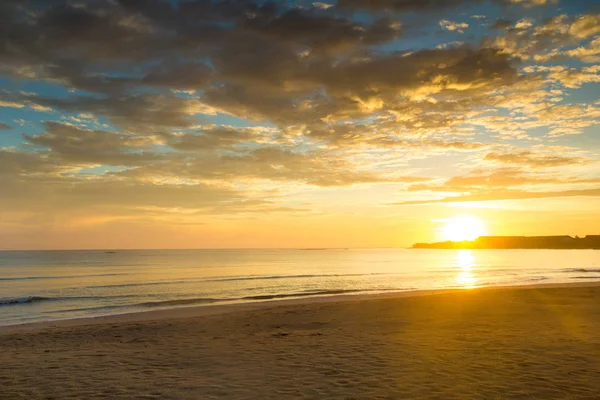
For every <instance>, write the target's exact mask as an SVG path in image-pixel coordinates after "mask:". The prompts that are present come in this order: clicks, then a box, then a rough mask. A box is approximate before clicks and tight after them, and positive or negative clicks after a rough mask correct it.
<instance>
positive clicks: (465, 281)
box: [455, 250, 477, 289]
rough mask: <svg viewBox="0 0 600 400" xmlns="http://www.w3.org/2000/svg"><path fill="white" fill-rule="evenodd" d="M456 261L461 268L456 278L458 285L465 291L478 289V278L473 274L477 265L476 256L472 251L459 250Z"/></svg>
mask: <svg viewBox="0 0 600 400" xmlns="http://www.w3.org/2000/svg"><path fill="white" fill-rule="evenodd" d="M456 261H457V264H458V266H459V267H460V272H459V273H458V275H457V276H456V278H455V280H456V283H457V284H459V285H460V286H461V287H463V288H465V289H472V288H475V287H477V285H476V283H477V278H476V277H475V274H474V273H473V267H474V266H475V265H476V264H475V261H476V260H475V256H474V255H473V252H472V251H471V250H459V252H458V254H457V257H456Z"/></svg>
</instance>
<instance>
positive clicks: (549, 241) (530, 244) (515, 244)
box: [412, 235, 600, 250]
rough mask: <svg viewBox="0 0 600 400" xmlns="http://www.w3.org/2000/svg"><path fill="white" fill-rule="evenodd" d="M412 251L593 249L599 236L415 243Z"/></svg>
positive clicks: (500, 237) (483, 238)
mask: <svg viewBox="0 0 600 400" xmlns="http://www.w3.org/2000/svg"><path fill="white" fill-rule="evenodd" d="M412 248H413V249H472V250H474V249H594V250H600V235H588V236H586V237H582V238H580V237H572V236H480V237H478V238H477V239H475V240H465V241H462V242H452V241H447V242H437V243H416V244H414V245H413V247H412Z"/></svg>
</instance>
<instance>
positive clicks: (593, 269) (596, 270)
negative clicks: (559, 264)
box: [561, 268, 600, 274]
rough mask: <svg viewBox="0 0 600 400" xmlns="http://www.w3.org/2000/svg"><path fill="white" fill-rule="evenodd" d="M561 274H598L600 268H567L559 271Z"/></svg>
mask: <svg viewBox="0 0 600 400" xmlns="http://www.w3.org/2000/svg"><path fill="white" fill-rule="evenodd" d="M561 272H578V273H581V272H583V273H596V274H598V273H600V268H567V269H563V270H561Z"/></svg>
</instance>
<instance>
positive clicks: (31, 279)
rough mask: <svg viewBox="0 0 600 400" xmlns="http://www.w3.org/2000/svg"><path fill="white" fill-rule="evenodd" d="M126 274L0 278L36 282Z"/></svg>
mask: <svg viewBox="0 0 600 400" xmlns="http://www.w3.org/2000/svg"><path fill="white" fill-rule="evenodd" d="M121 275H127V274H93V275H59V276H20V277H14V278H0V282H2V281H37V280H47V279H75V278H95V277H101V276H121Z"/></svg>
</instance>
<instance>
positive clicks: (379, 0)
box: [338, 0, 555, 12]
mask: <svg viewBox="0 0 600 400" xmlns="http://www.w3.org/2000/svg"><path fill="white" fill-rule="evenodd" d="M496 1H497V2H498V3H501V4H506V5H520V6H524V7H533V6H543V5H547V4H553V3H555V0H496ZM477 3H478V1H477V0H370V1H364V0H338V7H340V8H349V9H354V10H369V11H396V12H424V11H443V10H447V9H452V8H455V7H458V6H461V5H469V4H477Z"/></svg>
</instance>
